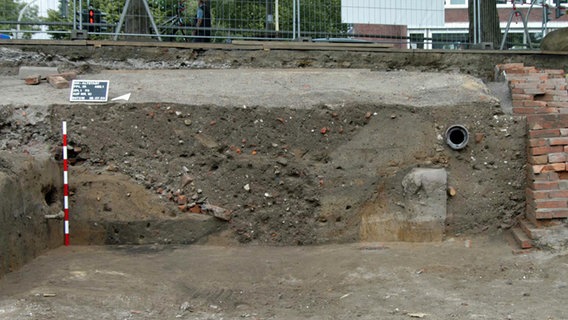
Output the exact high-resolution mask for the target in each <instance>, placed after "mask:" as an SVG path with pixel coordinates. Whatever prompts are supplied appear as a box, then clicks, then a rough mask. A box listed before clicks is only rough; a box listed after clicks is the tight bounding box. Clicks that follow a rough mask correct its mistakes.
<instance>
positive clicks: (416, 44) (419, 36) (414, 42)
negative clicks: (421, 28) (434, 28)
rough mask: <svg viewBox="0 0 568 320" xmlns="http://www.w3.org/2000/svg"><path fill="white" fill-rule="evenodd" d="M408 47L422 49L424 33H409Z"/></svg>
mask: <svg viewBox="0 0 568 320" xmlns="http://www.w3.org/2000/svg"><path fill="white" fill-rule="evenodd" d="M410 48H411V49H424V34H423V33H411V34H410Z"/></svg>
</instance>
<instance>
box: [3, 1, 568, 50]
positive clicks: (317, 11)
mask: <svg viewBox="0 0 568 320" xmlns="http://www.w3.org/2000/svg"><path fill="white" fill-rule="evenodd" d="M198 1H199V0H121V1H114V0H0V37H3V38H5V37H7V36H11V37H12V38H22V39H28V38H40V39H79V38H85V37H88V39H116V40H132V39H134V40H144V41H179V42H193V41H208V42H218V43H225V42H230V41H232V40H236V39H250V40H302V41H307V40H310V41H334V42H361V41H368V42H380V43H388V44H392V45H393V46H395V47H400V48H424V49H461V48H465V47H467V46H468V43H467V42H468V41H469V40H468V39H469V37H468V33H469V30H468V27H469V22H468V21H467V8H466V7H465V4H462V5H455V4H453V3H454V2H452V1H443V0H206V5H207V6H206V11H207V12H208V13H210V19H209V20H207V21H209V22H210V24H206V25H205V26H200V27H198V26H196V22H197V21H198V19H197V14H198ZM549 1H551V0H549ZM563 1H564V0H563ZM529 2H530V1H528V0H527V1H526V3H529ZM444 3H445V5H444ZM448 3H449V4H448ZM127 4H128V6H126V5H127ZM460 6H461V7H460ZM506 6H507V5H505V4H500V5H499V6H498V8H501V9H500V10H512V9H509V8H508V7H506ZM511 6H512V5H511ZM526 6H527V4H525V7H526ZM504 7H506V8H505V9H504ZM125 8H126V9H125ZM511 8H512V7H511ZM448 10H454V11H448ZM455 10H458V11H459V10H462V11H461V13H460V14H462V17H461V19H462V20H460V22H455V21H450V22H449V23H448V21H445V20H444V17H445V19H446V20H447V17H448V14H450V13H453V14H455V13H456V12H458V11H455ZM464 12H465V14H464ZM506 15H507V13H506ZM533 15H535V14H533ZM464 17H465V18H464ZM537 18H538V17H537ZM464 19H465V20H464ZM501 20H502V21H501V26H502V27H503V25H504V24H505V23H506V21H503V19H501ZM521 26H522V24H516V25H513V27H512V29H511V30H510V31H509V32H510V35H509V37H508V39H507V43H508V48H509V47H513V46H514V43H512V42H511V41H514V42H519V41H522V40H523V39H522V37H521V38H520V39H519V37H518V34H519V33H522V29H521V28H520V27H521ZM562 26H568V21H564V22H557V21H553V22H549V24H548V31H551V30H553V29H554V28H558V27H562ZM529 29H530V30H529V34H530V37H531V38H534V39H536V40H538V39H540V38H542V36H543V35H542V33H543V32H542V30H543V28H542V24H541V23H540V22H539V21H532V22H531V23H529ZM539 33H540V35H539ZM510 42H511V43H510Z"/></svg>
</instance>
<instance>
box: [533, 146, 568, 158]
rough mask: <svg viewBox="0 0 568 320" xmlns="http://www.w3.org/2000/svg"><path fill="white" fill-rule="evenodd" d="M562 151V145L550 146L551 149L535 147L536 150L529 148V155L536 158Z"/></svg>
mask: <svg viewBox="0 0 568 320" xmlns="http://www.w3.org/2000/svg"><path fill="white" fill-rule="evenodd" d="M563 151H564V146H562V145H556V146H551V147H536V148H530V154H531V155H533V156H538V155H541V154H549V153H557V152H563Z"/></svg>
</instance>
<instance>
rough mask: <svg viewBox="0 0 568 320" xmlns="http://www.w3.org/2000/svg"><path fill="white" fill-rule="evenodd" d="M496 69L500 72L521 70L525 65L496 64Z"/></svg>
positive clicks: (518, 63)
mask: <svg viewBox="0 0 568 320" xmlns="http://www.w3.org/2000/svg"><path fill="white" fill-rule="evenodd" d="M497 67H498V68H499V69H500V70H504V71H507V70H509V69H512V68H518V69H522V68H524V67H525V64H524V63H522V62H511V63H502V64H498V65H497Z"/></svg>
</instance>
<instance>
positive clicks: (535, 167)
mask: <svg viewBox="0 0 568 320" xmlns="http://www.w3.org/2000/svg"><path fill="white" fill-rule="evenodd" d="M545 166H546V165H544V164H535V165H533V166H532V170H533V173H534V174H539V173H541V172H542V170H544V167H545Z"/></svg>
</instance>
